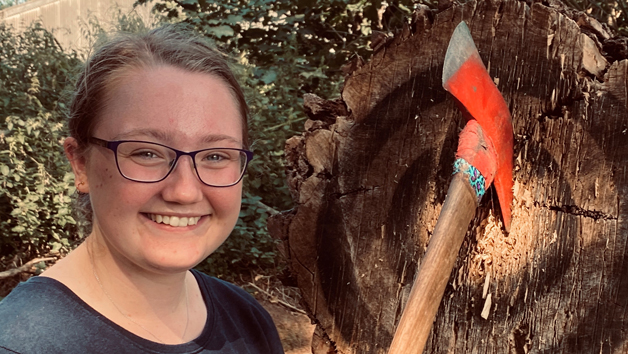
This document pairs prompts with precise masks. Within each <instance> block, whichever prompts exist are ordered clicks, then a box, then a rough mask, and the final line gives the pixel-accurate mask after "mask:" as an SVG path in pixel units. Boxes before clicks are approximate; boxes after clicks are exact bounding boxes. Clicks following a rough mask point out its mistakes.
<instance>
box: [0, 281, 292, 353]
mask: <svg viewBox="0 0 628 354" xmlns="http://www.w3.org/2000/svg"><path fill="white" fill-rule="evenodd" d="M192 273H193V274H194V277H195V278H196V280H197V282H198V284H199V286H200V289H201V292H202V294H203V299H204V300H205V304H206V307H207V323H205V328H204V329H203V332H202V333H201V335H200V336H199V337H198V338H196V339H195V340H193V341H191V342H188V343H184V344H179V345H165V344H159V343H155V342H152V341H149V340H147V339H144V338H141V337H139V336H137V335H135V334H133V333H131V332H129V331H127V330H125V329H123V328H122V327H120V326H118V325H117V324H115V323H113V322H112V321H110V320H108V319H107V318H105V317H104V316H103V315H101V314H100V313H98V312H96V310H94V309H93V308H92V307H90V306H89V305H87V304H86V303H85V302H84V301H83V300H81V299H80V298H79V297H78V296H76V294H74V293H73V292H72V291H71V290H70V289H69V288H67V287H66V286H65V285H63V284H62V283H60V282H58V281H56V280H54V279H51V278H47V277H32V278H30V279H29V280H28V281H26V282H24V283H21V284H20V285H18V286H17V287H16V288H15V289H13V291H12V292H11V293H10V294H9V295H8V296H7V297H6V298H4V299H3V300H2V301H0V354H5V353H20V354H39V353H67V354H74V353H81V354H85V353H164V354H165V353H237V354H241V353H242V354H244V353H250V354H253V353H260V354H274V353H283V352H284V351H283V349H282V346H281V342H280V341H279V335H278V334H277V329H276V327H275V325H274V324H273V321H272V319H271V318H270V315H269V314H268V312H266V310H265V309H264V308H263V307H262V306H261V305H260V304H259V303H258V302H257V301H256V300H255V299H254V298H253V297H252V296H251V295H249V294H248V293H247V292H246V291H244V290H242V289H240V288H238V287H237V286H235V285H233V284H229V283H227V282H224V281H222V280H219V279H216V278H212V277H209V276H207V275H205V274H202V273H200V272H197V271H194V270H193V271H192Z"/></svg>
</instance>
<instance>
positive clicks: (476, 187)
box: [453, 158, 486, 203]
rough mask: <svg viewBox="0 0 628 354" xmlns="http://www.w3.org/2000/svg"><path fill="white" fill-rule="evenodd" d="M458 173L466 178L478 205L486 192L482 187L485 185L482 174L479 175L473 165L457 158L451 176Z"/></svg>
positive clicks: (478, 171)
mask: <svg viewBox="0 0 628 354" xmlns="http://www.w3.org/2000/svg"><path fill="white" fill-rule="evenodd" d="M459 172H461V173H463V174H465V175H466V176H467V177H468V180H469V184H470V185H471V188H473V191H474V192H475V196H476V197H477V199H478V203H479V202H480V200H481V199H482V196H483V195H484V193H485V192H486V189H485V187H484V186H485V185H486V181H485V180H484V176H482V174H481V173H480V170H478V169H477V168H475V167H474V166H473V165H471V164H470V163H468V162H467V161H466V160H465V159H463V158H458V159H456V161H455V162H454V173H453V174H456V173H459Z"/></svg>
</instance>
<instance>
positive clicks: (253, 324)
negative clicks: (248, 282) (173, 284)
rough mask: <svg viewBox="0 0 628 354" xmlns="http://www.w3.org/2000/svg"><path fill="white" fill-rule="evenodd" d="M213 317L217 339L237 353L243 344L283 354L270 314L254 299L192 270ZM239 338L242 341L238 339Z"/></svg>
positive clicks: (213, 334) (230, 286) (215, 279)
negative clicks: (225, 341) (226, 343)
mask: <svg viewBox="0 0 628 354" xmlns="http://www.w3.org/2000/svg"><path fill="white" fill-rule="evenodd" d="M192 273H193V274H194V276H195V277H196V279H197V281H198V283H199V286H200V287H201V292H202V293H203V297H204V299H205V303H206V304H207V307H208V314H210V316H211V317H212V321H213V323H212V324H211V325H210V326H209V327H208V328H211V331H212V336H213V337H214V339H218V338H223V339H220V340H228V341H230V340H232V338H236V341H235V342H232V343H231V342H230V343H229V345H231V346H232V348H234V352H238V350H237V349H238V348H239V345H242V343H240V340H242V341H244V342H248V343H249V345H252V346H253V347H257V348H265V349H264V350H263V351H262V352H264V353H283V349H282V348H281V342H280V340H279V335H278V333H277V329H276V327H275V324H274V322H273V320H272V318H271V317H270V314H269V313H268V311H266V309H264V307H262V305H260V303H259V302H257V300H255V298H254V297H253V296H251V295H250V294H249V293H248V292H246V291H245V290H243V289H242V288H240V287H238V286H236V285H234V284H231V283H229V282H226V281H224V280H220V279H217V278H214V277H210V276H208V275H206V274H203V273H201V272H198V271H195V270H192ZM238 338H239V339H238Z"/></svg>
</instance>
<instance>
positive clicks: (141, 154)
mask: <svg viewBox="0 0 628 354" xmlns="http://www.w3.org/2000/svg"><path fill="white" fill-rule="evenodd" d="M131 156H133V157H134V158H140V159H146V160H150V159H159V158H161V155H159V154H158V153H157V152H155V151H150V150H142V151H135V152H134V153H133V154H131Z"/></svg>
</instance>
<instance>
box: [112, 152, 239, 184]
mask: <svg viewBox="0 0 628 354" xmlns="http://www.w3.org/2000/svg"><path fill="white" fill-rule="evenodd" d="M176 157H177V153H176V151H174V150H172V149H170V148H168V147H166V146H161V145H157V144H152V143H147V142H123V143H120V144H119V145H118V148H117V156H116V158H117V161H118V167H119V168H120V172H121V173H122V174H123V175H124V176H125V177H126V178H129V179H132V180H135V181H139V182H156V181H159V180H162V179H163V178H164V177H166V176H167V175H168V173H170V170H171V169H172V168H173V164H174V162H175V160H176ZM194 162H195V166H196V172H197V174H198V176H199V178H200V179H201V181H203V183H205V184H208V185H212V186H229V185H232V184H234V183H236V182H238V181H239V180H240V178H241V177H242V174H243V173H244V168H245V166H246V163H247V156H246V153H244V152H243V151H240V150H238V149H228V148H217V149H207V150H203V151H200V152H198V153H197V154H196V156H195V157H194Z"/></svg>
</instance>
